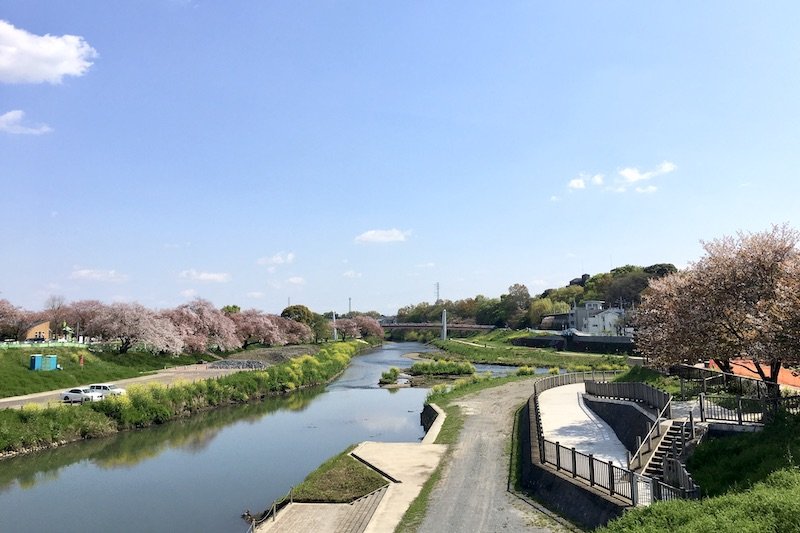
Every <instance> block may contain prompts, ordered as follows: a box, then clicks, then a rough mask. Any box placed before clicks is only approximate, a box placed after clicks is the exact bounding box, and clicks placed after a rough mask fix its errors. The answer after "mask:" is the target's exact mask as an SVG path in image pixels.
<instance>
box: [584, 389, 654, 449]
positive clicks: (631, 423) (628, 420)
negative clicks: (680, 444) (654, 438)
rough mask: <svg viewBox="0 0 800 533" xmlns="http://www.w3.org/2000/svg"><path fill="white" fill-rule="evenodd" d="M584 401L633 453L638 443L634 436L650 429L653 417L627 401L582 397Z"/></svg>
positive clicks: (644, 433) (641, 434)
mask: <svg viewBox="0 0 800 533" xmlns="http://www.w3.org/2000/svg"><path fill="white" fill-rule="evenodd" d="M583 401H584V403H585V404H586V405H587V406H588V407H589V409H591V410H592V411H594V412H595V414H597V416H599V417H600V418H602V419H603V420H604V421H605V423H606V424H608V425H609V426H611V429H613V430H614V433H616V435H617V438H618V439H619V441H620V442H621V443H622V445H623V446H625V448H627V449H628V451H629V452H631V453H635V452H636V450H637V448H638V447H639V445H638V444H637V443H636V437H644V436H645V435H647V433H648V432H649V431H650V425H651V424H653V422H654V420H655V417H652V418H651V417H650V416H648V415H647V414H646V413H645V412H644V411H643V410H641V409H640V408H637V407H636V406H635V405H631V404H630V403H628V402H621V401H619V400H606V399H601V398H594V399H592V398H589V397H588V396H584V397H583Z"/></svg>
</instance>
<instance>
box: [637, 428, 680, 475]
mask: <svg viewBox="0 0 800 533" xmlns="http://www.w3.org/2000/svg"><path fill="white" fill-rule="evenodd" d="M691 440H692V430H691V427H690V426H689V423H688V422H682V421H679V420H672V421H671V424H670V425H669V428H667V430H666V431H665V432H664V435H663V437H662V438H661V441H660V442H659V443H658V446H657V447H656V449H655V451H653V453H652V455H650V457H649V459H648V460H647V463H646V464H645V465H644V467H643V468H642V473H643V474H644V475H645V476H648V477H651V478H655V479H658V480H659V481H664V458H665V457H667V456H670V457H671V456H673V453H675V454H677V456H678V457H680V455H681V454H682V453H683V448H684V443H688V442H690V441H691Z"/></svg>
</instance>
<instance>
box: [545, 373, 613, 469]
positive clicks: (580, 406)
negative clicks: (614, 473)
mask: <svg viewBox="0 0 800 533" xmlns="http://www.w3.org/2000/svg"><path fill="white" fill-rule="evenodd" d="M585 390H586V388H585V387H584V384H583V383H576V384H574V385H564V386H562V387H555V388H552V389H550V390H547V391H544V392H543V393H541V394H540V395H539V411H540V412H541V419H542V432H543V433H544V437H545V438H546V439H547V440H549V441H551V442H559V443H560V444H561V446H564V447H567V448H572V447H573V446H574V447H575V449H576V450H577V451H579V452H581V453H584V454H587V455H588V454H593V455H594V457H595V458H596V459H599V460H602V461H605V462H607V461H613V462H614V464H616V465H618V466H622V467H625V468H627V466H628V451H627V450H626V449H625V446H623V445H622V443H621V442H620V441H619V439H618V438H617V435H616V434H615V433H614V430H613V429H611V428H610V427H609V425H608V424H606V423H605V422H604V421H603V419H601V418H600V417H599V416H597V415H596V414H594V412H593V411H592V410H591V409H589V408H588V407H587V406H586V404H584V403H583V397H582V396H581V395H582V394H583V393H584V392H585Z"/></svg>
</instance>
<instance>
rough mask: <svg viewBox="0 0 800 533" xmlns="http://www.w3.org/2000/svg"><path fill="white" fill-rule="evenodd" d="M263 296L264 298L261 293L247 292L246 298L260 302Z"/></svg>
mask: <svg viewBox="0 0 800 533" xmlns="http://www.w3.org/2000/svg"><path fill="white" fill-rule="evenodd" d="M264 296H266V294H264V293H263V292H261V291H253V292H248V293H247V297H248V298H255V299H256V300H260V299H261V298H263V297H264Z"/></svg>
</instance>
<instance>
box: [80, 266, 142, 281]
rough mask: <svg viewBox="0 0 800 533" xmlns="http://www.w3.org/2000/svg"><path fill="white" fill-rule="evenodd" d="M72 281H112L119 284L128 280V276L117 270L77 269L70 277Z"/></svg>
mask: <svg viewBox="0 0 800 533" xmlns="http://www.w3.org/2000/svg"><path fill="white" fill-rule="evenodd" d="M69 277H70V279H81V280H89V281H110V282H114V283H119V282H123V281H127V280H128V276H127V275H125V274H122V273H121V272H117V271H116V270H95V269H91V268H76V269H74V270H73V271H72V273H71V274H70V275H69Z"/></svg>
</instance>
